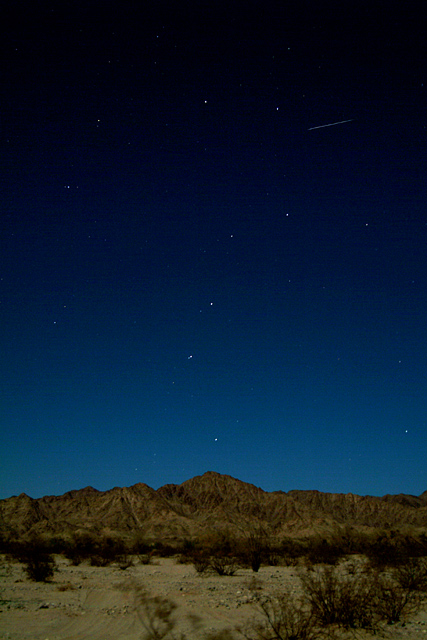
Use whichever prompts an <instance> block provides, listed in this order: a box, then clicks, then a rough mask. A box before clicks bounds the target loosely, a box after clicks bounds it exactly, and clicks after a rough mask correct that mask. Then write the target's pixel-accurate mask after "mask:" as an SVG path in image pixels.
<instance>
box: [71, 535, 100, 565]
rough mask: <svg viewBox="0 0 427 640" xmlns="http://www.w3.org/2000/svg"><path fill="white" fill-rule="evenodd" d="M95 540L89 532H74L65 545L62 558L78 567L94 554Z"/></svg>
mask: <svg viewBox="0 0 427 640" xmlns="http://www.w3.org/2000/svg"><path fill="white" fill-rule="evenodd" d="M96 545H97V538H96V537H95V536H94V535H93V534H92V533H89V532H86V531H85V532H76V533H75V534H74V535H73V536H72V538H71V539H70V540H69V541H68V542H67V543H66V544H65V548H64V551H63V553H64V556H65V557H66V558H67V559H68V560H70V561H71V564H73V565H75V566H76V565H79V564H80V563H81V562H83V561H84V560H87V559H88V558H90V557H91V555H93V554H94V553H95V548H96Z"/></svg>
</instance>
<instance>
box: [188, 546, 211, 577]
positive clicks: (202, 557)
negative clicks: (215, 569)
mask: <svg viewBox="0 0 427 640" xmlns="http://www.w3.org/2000/svg"><path fill="white" fill-rule="evenodd" d="M192 563H193V567H194V568H195V570H196V571H197V573H205V571H207V570H208V569H209V568H210V559H209V556H207V555H206V554H204V553H201V552H197V551H195V552H194V553H193V556H192Z"/></svg>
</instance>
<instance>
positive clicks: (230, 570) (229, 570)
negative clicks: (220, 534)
mask: <svg viewBox="0 0 427 640" xmlns="http://www.w3.org/2000/svg"><path fill="white" fill-rule="evenodd" d="M209 567H210V568H211V569H212V570H213V571H215V573H217V574H218V575H219V576H234V574H235V573H236V571H237V569H238V568H239V563H238V561H237V560H236V558H234V557H233V556H212V557H211V558H210V560H209Z"/></svg>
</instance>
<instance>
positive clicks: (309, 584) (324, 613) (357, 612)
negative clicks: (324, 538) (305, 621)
mask: <svg viewBox="0 0 427 640" xmlns="http://www.w3.org/2000/svg"><path fill="white" fill-rule="evenodd" d="M300 578H301V581H302V584H303V588H304V601H305V602H306V604H307V605H308V606H309V607H310V610H311V612H312V614H313V616H314V618H315V620H316V621H317V622H318V623H319V624H321V625H338V626H339V627H343V628H345V629H354V628H365V629H366V628H368V629H369V628H371V629H372V628H374V626H375V622H376V617H377V616H376V614H375V612H374V610H373V608H372V606H371V605H372V598H373V595H374V592H375V581H374V580H373V579H372V577H371V576H368V575H366V574H362V573H358V574H355V575H348V574H347V575H343V574H341V575H340V574H339V573H338V571H337V569H335V568H333V567H324V568H323V569H321V570H320V569H317V570H315V571H312V572H309V573H307V572H305V573H301V574H300Z"/></svg>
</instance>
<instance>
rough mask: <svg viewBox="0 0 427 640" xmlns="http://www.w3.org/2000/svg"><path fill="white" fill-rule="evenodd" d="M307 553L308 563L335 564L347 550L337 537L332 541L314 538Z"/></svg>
mask: <svg viewBox="0 0 427 640" xmlns="http://www.w3.org/2000/svg"><path fill="white" fill-rule="evenodd" d="M305 555H306V558H307V560H308V564H311V565H316V564H329V565H332V566H334V565H336V564H337V563H338V561H339V560H341V558H342V557H343V556H344V555H345V550H344V547H343V545H342V544H341V542H340V541H339V540H337V539H334V540H332V541H328V540H319V539H312V540H311V542H310V545H309V547H308V549H307V550H306V552H305Z"/></svg>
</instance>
